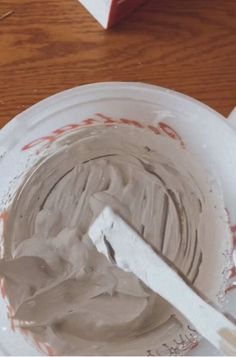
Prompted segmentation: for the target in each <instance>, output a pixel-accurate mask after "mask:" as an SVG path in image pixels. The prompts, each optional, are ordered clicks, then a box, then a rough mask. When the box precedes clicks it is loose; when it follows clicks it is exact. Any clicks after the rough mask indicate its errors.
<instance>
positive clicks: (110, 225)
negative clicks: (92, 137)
mask: <svg viewBox="0 0 236 357" xmlns="http://www.w3.org/2000/svg"><path fill="white" fill-rule="evenodd" d="M88 234H89V237H90V238H91V240H92V241H93V243H94V244H95V246H96V247H97V250H98V251H99V252H100V253H103V254H104V255H105V256H106V257H107V259H108V260H110V261H111V262H112V263H114V264H117V266H118V267H120V268H121V269H123V270H125V271H127V272H132V273H134V274H135V275H136V276H137V277H138V278H139V279H140V280H142V281H143V282H144V283H145V284H146V285H147V286H149V287H150V288H151V289H152V290H153V291H155V292H156V293H157V294H159V295H160V296H162V297H163V298H164V299H166V300H167V301H168V302H169V303H170V304H171V305H173V306H174V307H175V308H176V309H177V310H179V311H180V312H181V313H182V314H183V315H184V316H185V317H186V318H187V319H188V320H189V321H190V322H191V323H192V324H193V325H194V326H195V328H196V329H197V331H198V332H199V333H200V334H201V335H202V336H203V337H205V338H206V339H207V340H208V341H209V342H211V343H212V344H213V345H214V346H215V347H216V348H218V349H219V350H221V351H222V352H223V353H224V354H226V355H236V326H235V325H234V323H233V322H231V321H230V320H229V319H227V318H226V317H225V316H224V315H223V314H222V313H221V312H219V311H217V310H216V309H215V308H214V307H212V306H211V305H209V304H207V303H206V302H205V301H204V300H203V299H202V298H201V297H200V296H199V295H198V293H197V292H195V291H194V290H193V289H192V288H191V286H189V285H188V284H187V283H186V282H185V281H184V280H183V279H182V278H181V277H180V275H179V274H178V273H177V272H176V271H175V270H174V269H173V268H171V267H170V266H169V265H168V264H167V263H166V262H165V261H164V260H163V259H162V258H161V257H160V256H159V255H158V254H157V253H156V252H155V251H154V250H153V249H152V248H151V247H150V246H149V245H148V244H147V243H146V242H145V241H144V240H143V239H142V238H141V237H140V236H139V234H138V233H137V232H135V231H134V230H133V229H132V228H131V227H130V226H129V225H128V224H127V223H126V222H125V221H124V220H123V219H122V218H121V217H119V216H118V215H116V214H115V213H114V212H113V211H112V209H111V208H109V207H106V208H105V209H104V210H103V211H102V213H101V214H100V215H99V216H98V217H97V219H96V220H95V221H94V223H93V224H92V225H91V227H90V229H89V232H88ZM193 306H194V308H193Z"/></svg>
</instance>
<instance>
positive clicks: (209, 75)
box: [0, 0, 236, 127]
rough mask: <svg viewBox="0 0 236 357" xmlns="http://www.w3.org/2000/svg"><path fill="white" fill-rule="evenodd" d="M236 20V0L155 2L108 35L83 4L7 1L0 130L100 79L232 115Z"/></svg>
mask: <svg viewBox="0 0 236 357" xmlns="http://www.w3.org/2000/svg"><path fill="white" fill-rule="evenodd" d="M93 1H94V0H93ZM9 11H12V13H11V15H10V16H8V17H4V16H2V15H4V14H6V13H8V12H9ZM235 19H236V0H149V1H147V3H146V4H145V5H144V6H142V7H141V8H139V9H138V10H137V11H135V12H134V13H133V14H132V15H131V16H130V17H128V18H127V19H126V20H125V21H123V22H122V23H121V24H120V25H118V26H117V27H115V28H113V29H112V30H110V31H104V30H103V29H102V28H101V27H100V25H99V24H98V23H97V22H96V21H95V20H94V19H93V18H92V17H91V16H90V15H89V14H88V13H87V11H86V10H85V9H84V8H83V7H82V6H81V5H80V4H79V3H78V2H77V1H76V0H0V127H1V126H3V125H4V124H5V123H7V122H8V121H9V120H10V119H11V118H12V117H13V116H15V115H16V114H17V113H19V112H21V111H23V110H24V109H26V108H28V107H29V106H31V105H32V104H34V103H36V102H38V101H40V100H41V99H43V98H46V97H47V96H49V95H51V94H54V93H56V92H59V91H62V90H64V89H67V88H71V87H73V86H77V85H80V84H84V83H92V82H99V81H121V80H122V81H142V82H148V83H153V84H158V85H161V86H164V87H168V88H172V89H175V90H177V91H181V92H184V93H186V94H188V95H190V96H193V97H195V98H197V99H199V100H201V101H203V102H205V103H207V104H208V105H210V106H212V107H213V108H214V109H216V110H218V111H219V112H221V113H222V114H224V115H228V113H229V112H230V111H231V109H232V108H233V107H234V106H235V105H236V70H235V67H236V20H235Z"/></svg>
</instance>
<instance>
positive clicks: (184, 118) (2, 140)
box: [0, 83, 236, 355]
mask: <svg viewBox="0 0 236 357" xmlns="http://www.w3.org/2000/svg"><path fill="white" fill-rule="evenodd" d="M232 117H233V115H232ZM99 124H103V125H104V124H105V125H119V124H127V125H129V126H130V125H131V126H138V127H145V128H148V129H150V130H151V131H153V132H155V133H156V135H164V136H169V137H171V138H172V139H173V140H178V141H179V142H180V144H181V145H182V146H184V147H186V148H188V149H189V150H191V151H192V152H193V153H195V155H196V156H197V158H198V160H199V162H200V163H202V164H203V165H204V166H207V167H208V168H209V170H210V171H212V172H213V173H214V175H215V176H216V177H217V178H218V179H219V180H220V182H221V185H222V188H223V194H224V202H225V207H226V209H227V211H228V214H229V218H230V224H231V230H232V239H234V247H235V248H236V200H235V197H236V185H235V182H236V133H235V131H234V129H233V128H232V127H231V126H230V121H228V122H227V121H226V120H225V118H224V117H222V116H221V115H220V114H219V113H217V112H215V111H214V110H212V109H211V108H209V107H208V106H206V105H204V104H202V103H200V102H198V101H196V100H194V99H192V98H190V97H187V96H185V95H183V94H180V93H176V92H174V91H171V90H168V89H164V88H161V87H157V86H152V85H146V84H139V83H100V84H92V85H86V86H81V87H78V88H74V89H71V90H67V91H65V92H62V93H60V94H57V95H54V96H52V97H50V98H48V99H46V100H44V101H42V102H40V103H39V104H36V105H35V106H33V107H31V108H30V109H28V110H26V111H25V112H23V113H22V114H20V115H18V116H16V117H15V118H14V119H13V120H12V121H11V122H9V123H8V124H7V125H6V126H5V127H4V128H3V129H2V130H1V131H0V242H1V245H0V246H1V251H0V252H1V254H2V251H3V249H4V242H3V227H4V223H5V222H6V220H7V209H8V206H9V204H10V203H11V201H12V199H13V197H14V193H15V192H16V190H17V188H18V187H19V185H20V184H21V182H22V180H23V177H24V174H25V173H26V172H28V171H29V170H30V168H32V166H33V165H34V164H35V163H36V162H37V161H38V160H39V159H40V157H41V156H42V155H44V154H45V152H46V151H47V150H49V149H50V145H51V143H53V142H55V141H56V140H57V139H58V138H61V137H62V136H64V135H67V134H69V133H71V132H73V131H75V130H79V128H80V127H84V126H91V125H99ZM232 255H233V257H234V258H235V260H234V262H235V265H236V250H234V252H232ZM235 275H236V274H235V270H232V272H231V275H230V278H229V280H228V288H227V292H226V293H227V302H228V303H227V306H226V309H227V311H228V312H229V313H231V314H232V315H233V316H234V318H236V309H235V306H236V305H235V299H236V289H234V288H235V287H236V276H235ZM1 292H2V297H3V298H1V299H0V308H1V314H0V351H1V353H2V354H3V355H37V354H49V355H50V354H53V351H52V349H51V346H49V345H48V344H45V343H41V341H34V344H29V343H28V342H26V340H25V336H23V335H22V334H21V333H19V332H16V333H15V332H14V331H12V327H13V328H14V326H12V323H11V320H10V319H8V318H7V315H8V314H9V313H10V312H11V311H10V310H11V308H10V307H9V306H8V302H7V297H6V296H5V291H4V284H3V281H1ZM26 337H27V336H26ZM26 339H27V338H26ZM35 346H36V347H37V348H35ZM37 350H40V351H41V352H37ZM213 353H216V352H215V350H214V349H212V347H211V346H210V345H209V344H208V343H207V342H206V341H201V343H200V344H199V345H198V346H197V347H196V348H194V349H193V350H192V354H204V355H207V354H213Z"/></svg>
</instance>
